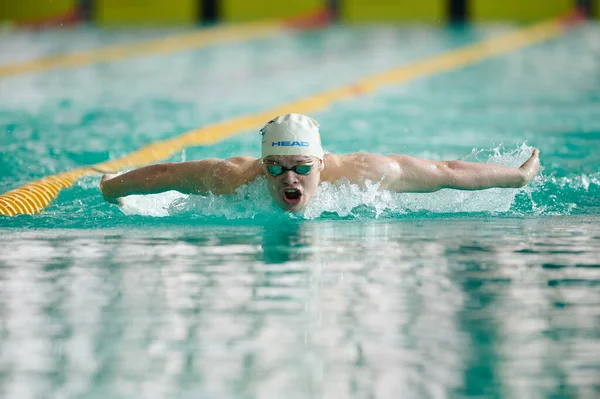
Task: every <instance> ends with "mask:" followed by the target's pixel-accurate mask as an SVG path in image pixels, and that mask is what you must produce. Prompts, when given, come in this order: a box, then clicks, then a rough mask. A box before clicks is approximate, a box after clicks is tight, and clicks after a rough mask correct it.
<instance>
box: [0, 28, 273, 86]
mask: <svg viewBox="0 0 600 399" xmlns="http://www.w3.org/2000/svg"><path fill="white" fill-rule="evenodd" d="M283 27H284V24H283V23H281V22H272V21H271V22H255V23H247V24H242V25H230V26H221V27H215V28H203V29H198V30H196V31H194V32H192V33H187V34H182V35H176V36H169V37H166V38H162V39H157V40H149V41H145V42H134V43H129V44H122V45H116V46H110V47H103V48H100V49H92V50H86V51H78V52H74V53H69V54H59V55H56V56H48V57H43V58H38V59H35V60H32V61H26V62H21V63H17V64H9V65H0V78H5V77H9V76H15V75H22V74H27V73H35V72H43V71H47V70H51V69H58V68H73V67H80V66H84V65H89V64H94V63H98V62H111V61H120V60H123V59H126V58H133V57H140V56H148V55H159V54H167V53H174V52H177V51H183V50H189V49H192V48H199V47H205V46H209V45H215V44H223V43H227V42H233V41H241V40H250V39H256V38H260V37H266V36H269V35H272V34H274V33H275V32H277V31H278V30H279V29H283Z"/></svg>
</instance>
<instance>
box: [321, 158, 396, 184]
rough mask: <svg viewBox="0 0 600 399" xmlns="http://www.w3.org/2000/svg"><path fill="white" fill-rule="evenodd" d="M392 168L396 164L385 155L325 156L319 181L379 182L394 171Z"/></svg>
mask: <svg viewBox="0 0 600 399" xmlns="http://www.w3.org/2000/svg"><path fill="white" fill-rule="evenodd" d="M394 166H397V163H396V162H395V161H394V160H392V159H391V158H390V157H388V156H386V155H380V154H371V153H365V152H355V153H351V154H344V155H334V154H327V155H326V156H325V168H324V170H323V172H322V174H321V176H322V177H321V180H322V181H330V182H333V181H336V180H340V179H344V178H345V179H348V180H349V181H350V182H352V183H363V182H364V181H366V180H370V181H380V180H381V179H382V177H383V176H385V175H386V174H389V172H390V171H392V170H393V169H396V168H395V167H394Z"/></svg>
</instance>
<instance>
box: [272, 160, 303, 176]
mask: <svg viewBox="0 0 600 399" xmlns="http://www.w3.org/2000/svg"><path fill="white" fill-rule="evenodd" d="M313 164H314V162H311V163H301V164H298V165H296V166H292V167H291V168H286V167H285V166H281V165H279V164H276V163H267V164H266V167H267V172H269V174H270V175H271V176H273V177H275V176H279V175H281V174H283V172H287V171H288V170H291V171H293V172H294V173H297V174H299V175H302V176H306V175H308V174H309V173H310V171H311V170H312V167H313Z"/></svg>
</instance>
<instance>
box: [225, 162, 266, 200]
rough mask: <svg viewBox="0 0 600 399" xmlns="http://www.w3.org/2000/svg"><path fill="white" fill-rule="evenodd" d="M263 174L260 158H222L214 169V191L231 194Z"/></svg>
mask: <svg viewBox="0 0 600 399" xmlns="http://www.w3.org/2000/svg"><path fill="white" fill-rule="evenodd" d="M262 174H263V169H262V165H261V162H260V159H257V158H254V157H247V156H240V157H232V158H228V159H224V160H221V161H219V162H218V163H217V165H215V169H214V175H213V178H214V182H213V185H214V188H215V190H214V192H216V193H219V194H230V193H233V192H235V190H236V189H237V188H238V187H240V186H242V185H244V184H248V183H250V182H251V181H253V180H255V179H256V178H257V177H258V176H260V175H262Z"/></svg>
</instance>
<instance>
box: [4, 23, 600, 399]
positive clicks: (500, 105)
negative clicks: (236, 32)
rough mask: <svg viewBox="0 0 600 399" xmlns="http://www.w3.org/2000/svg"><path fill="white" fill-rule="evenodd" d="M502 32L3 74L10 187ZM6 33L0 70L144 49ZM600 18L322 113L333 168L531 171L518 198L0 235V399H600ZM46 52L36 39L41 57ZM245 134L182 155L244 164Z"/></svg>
mask: <svg viewBox="0 0 600 399" xmlns="http://www.w3.org/2000/svg"><path fill="white" fill-rule="evenodd" d="M510 28H512V27H511V26H504V25H502V26H500V25H499V26H480V27H471V28H453V29H447V28H432V27H417V26H413V27H360V28H358V27H357V28H348V27H334V28H332V29H329V30H325V31H315V32H307V33H295V34H289V35H284V36H279V37H271V38H266V39H261V40H255V41H250V42H240V43H232V44H228V45H222V46H217V47H208V48H204V49H198V50H194V51H188V52H183V53H176V54H172V55H169V56H156V57H146V58H139V59H132V60H126V61H122V62H116V63H111V64H97V65H93V66H89V67H81V68H76V69H72V70H59V71H48V72H44V73H38V74H35V75H23V76H18V77H12V78H5V79H0V137H1V140H0V192H5V191H8V190H10V189H12V188H14V187H16V186H18V185H20V184H23V183H25V182H28V181H30V180H32V179H35V178H40V177H43V176H45V175H48V174H53V173H57V172H61V171H64V170H68V169H71V168H75V167H79V166H82V165H87V164H90V163H95V162H101V161H104V160H107V159H112V158H116V157H119V156H121V155H124V154H126V153H128V152H130V151H133V150H135V149H136V148H139V147H140V146H142V145H144V144H147V143H149V142H152V141H155V140H158V139H164V138H168V137H173V136H174V135H176V134H179V133H181V132H184V131H186V130H188V129H191V128H194V127H197V126H200V125H203V124H207V123H211V122H215V121H219V120H222V119H226V118H230V117H233V116H236V115H239V114H243V113H247V112H253V111H259V110H264V109H268V108H269V107H273V106H275V105H278V104H281V103H283V102H287V101H290V100H293V99H296V98H300V97H303V96H305V95H308V94H311V93H315V92H319V91H321V90H325V89H328V88H332V87H338V86H340V85H343V84H347V83H349V82H353V81H355V80H357V79H359V78H361V77H364V76H368V75H369V74H372V73H376V72H379V71H384V70H386V69H389V68H391V67H395V66H398V65H402V64H406V63H409V62H411V61H414V60H418V59H422V58H425V57H428V56H431V55H433V54H437V53H439V52H442V51H445V50H448V49H451V48H455V47H459V46H461V45H464V44H467V43H471V42H473V41H475V40H480V39H483V38H486V37H489V36H491V35H497V34H501V33H502V32H505V31H507V30H509V29H510ZM75 33H76V35H75V37H77V40H76V41H73V39H72V38H73V37H74V36H73V35H67V34H58V33H56V32H47V33H41V34H39V36H36V37H32V36H31V35H30V34H24V33H18V34H17V33H12V34H8V33H3V36H0V39H1V40H0V43H1V44H0V52H2V57H0V62H2V63H9V62H11V61H10V57H9V56H8V55H7V54H9V53H10V51H12V50H10V49H14V48H19V49H21V50H20V52H19V57H18V58H19V59H20V60H26V59H31V58H35V57H36V56H41V55H45V54H48V53H50V54H51V53H52V52H53V51H55V52H56V51H67V50H76V49H82V48H90V47H95V46H98V45H102V44H109V43H117V42H127V41H131V40H135V39H138V38H141V37H153V36H155V35H156V34H157V32H155V31H147V32H137V33H136V32H130V31H124V32H114V31H112V32H104V31H99V30H93V29H81V30H79V31H77V32H75ZM599 35H600V25H597V24H592V23H589V24H585V25H583V26H581V27H579V28H576V29H574V30H572V31H569V32H568V33H566V34H564V35H562V36H561V37H559V38H557V39H555V40H552V41H549V42H545V43H542V44H538V45H536V46H533V47H530V48H528V49H525V50H522V51H519V52H514V53H510V54H507V55H504V56H502V57H497V58H493V59H489V60H486V61H484V62H481V63H477V64H474V65H471V66H469V67H466V68H463V69H460V70H456V71H452V72H448V73H443V74H439V75H435V76H432V77H428V78H424V79H419V80H416V81H412V82H409V83H407V84H404V85H402V86H393V87H389V88H386V89H384V90H382V91H380V92H378V93H375V94H373V95H369V96H360V97H356V98H353V99H350V100H348V101H344V102H339V103H336V104H334V105H333V106H332V107H331V108H329V109H328V110H326V111H323V112H321V113H319V114H315V115H313V116H314V117H315V118H316V119H317V120H318V121H319V122H320V123H321V125H322V138H323V143H324V146H325V147H326V149H327V150H328V151H331V152H335V153H345V152H353V151H368V152H378V153H406V154H410V155H413V156H419V157H425V158H432V159H457V158H461V159H466V160H479V161H483V162H498V163H504V164H509V165H515V166H517V165H519V164H520V163H521V162H523V161H524V160H525V159H526V158H527V156H528V154H529V153H530V151H531V147H533V146H535V147H538V148H540V150H541V159H542V166H543V170H542V172H541V174H540V176H539V177H538V178H537V179H536V180H535V181H534V182H533V183H532V184H531V185H530V186H528V187H526V188H523V189H519V190H516V189H515V190H486V191H482V192H457V191H452V190H443V191H441V192H438V193H434V194H427V195H425V194H423V195H415V194H410V195H409V194H392V193H385V192H383V193H382V192H379V191H377V190H376V189H375V187H371V188H367V189H365V190H358V189H357V188H356V187H352V186H350V185H341V186H323V187H321V189H320V191H319V193H318V195H317V197H316V198H315V200H314V201H313V203H312V204H311V205H310V206H309V208H308V209H307V210H306V212H304V213H303V214H300V215H289V214H286V213H283V212H281V211H280V210H278V209H277V208H276V207H275V206H274V205H273V203H272V202H271V201H270V199H269V197H268V196H267V195H266V193H265V191H264V190H263V186H262V182H261V181H258V182H255V183H253V184H251V185H249V186H248V187H245V188H244V189H243V190H241V192H240V194H239V195H235V196H230V197H188V196H184V195H178V194H176V193H166V194H163V195H157V196H147V197H131V198H128V199H127V201H126V203H125V206H124V207H123V209H119V208H117V207H114V206H109V205H108V204H106V203H104V202H103V201H102V199H101V197H100V195H99V193H98V188H97V186H98V180H99V178H98V177H87V178H84V179H82V180H80V181H79V182H78V183H77V184H76V185H75V186H74V187H73V188H71V189H68V190H64V191H63V192H62V193H61V194H60V196H59V198H58V199H57V200H56V201H54V202H53V203H52V204H51V206H50V207H49V208H48V209H47V210H46V211H45V212H43V213H42V214H39V215H34V216H18V217H14V218H8V217H0V233H1V234H0V241H1V244H0V248H2V249H1V250H0V397H7V398H29V397H31V398H37V397H44V398H45V397H50V398H79V397H85V398H168V397H173V398H280V397H290V398H308V397H310V398H347V397H353V398H365V397H374V398H398V397H410V398H413V397H423V398H428V397H436V398H438V397H439V398H443V397H477V398H482V397H510V398H512V397H527V398H542V397H544V398H545V397H554V398H562V397H565V398H569V397H581V398H587V397H590V398H592V397H597V396H599V395H600V383H599V381H600V361H599V360H598V359H599V358H600V290H599V288H600V249H599V248H600V228H599V227H598V226H599V225H600V217H599V216H598V215H599V212H598V210H599V208H600V171H599V165H600V94H599V93H600V74H599V73H598V71H600V45H599V43H600V42H599V41H598V37H600V36H599ZM36 38H37V40H38V42H36V41H35V39H36ZM258 152H259V143H258V134H257V133H256V132H246V133H244V134H241V135H238V136H235V137H233V138H230V139H227V140H225V141H223V142H220V143H217V144H215V145H213V146H209V147H195V148H189V149H186V151H185V152H182V153H180V154H177V155H176V156H174V157H173V158H172V160H184V159H187V160H189V159H200V158H203V157H213V156H216V157H228V156H231V155H237V154H248V155H257V154H258Z"/></svg>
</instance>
